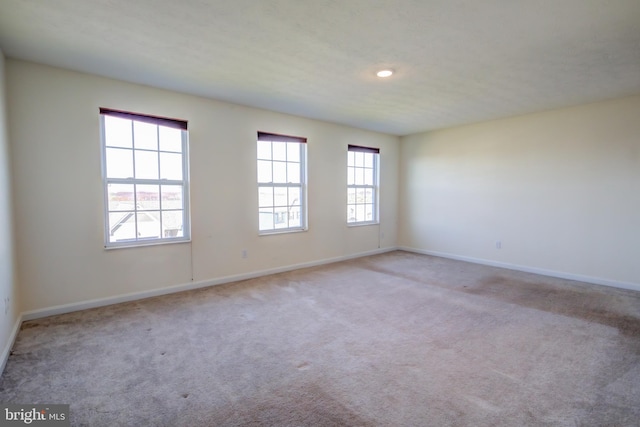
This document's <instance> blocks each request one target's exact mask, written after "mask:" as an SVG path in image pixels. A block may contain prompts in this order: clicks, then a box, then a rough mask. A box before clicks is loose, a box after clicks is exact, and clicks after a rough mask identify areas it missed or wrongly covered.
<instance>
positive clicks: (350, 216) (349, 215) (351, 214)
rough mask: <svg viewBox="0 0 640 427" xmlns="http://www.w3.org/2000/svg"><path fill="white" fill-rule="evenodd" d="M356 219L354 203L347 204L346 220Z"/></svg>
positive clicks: (353, 220)
mask: <svg viewBox="0 0 640 427" xmlns="http://www.w3.org/2000/svg"><path fill="white" fill-rule="evenodd" d="M355 221H357V219H356V205H348V206H347V222H355Z"/></svg>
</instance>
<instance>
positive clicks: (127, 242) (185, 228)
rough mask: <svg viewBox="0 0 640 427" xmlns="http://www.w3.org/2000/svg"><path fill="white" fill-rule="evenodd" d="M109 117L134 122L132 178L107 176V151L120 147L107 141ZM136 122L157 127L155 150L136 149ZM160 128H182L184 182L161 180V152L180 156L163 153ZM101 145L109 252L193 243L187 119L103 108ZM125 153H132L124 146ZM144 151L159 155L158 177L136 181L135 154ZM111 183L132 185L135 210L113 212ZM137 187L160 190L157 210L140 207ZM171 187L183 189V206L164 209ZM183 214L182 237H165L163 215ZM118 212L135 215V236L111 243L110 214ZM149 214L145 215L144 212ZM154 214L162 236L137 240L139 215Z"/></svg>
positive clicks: (132, 126)
mask: <svg viewBox="0 0 640 427" xmlns="http://www.w3.org/2000/svg"><path fill="white" fill-rule="evenodd" d="M106 116H112V117H117V118H121V119H127V120H131V122H132V124H131V129H132V134H131V141H132V146H131V148H130V150H131V154H132V159H133V163H132V166H133V170H134V172H133V175H134V176H131V177H126V178H124V177H118V178H114V177H109V176H107V171H108V168H107V148H119V147H115V146H109V147H108V146H107V140H106V133H107V132H106V124H105V117H106ZM134 122H142V123H147V124H153V125H156V137H157V138H158V140H157V141H156V147H157V149H152V148H142V147H141V148H136V142H135V133H134V124H133V123H134ZM158 127H168V128H174V129H179V130H180V132H181V148H180V150H181V151H180V152H179V153H180V154H181V155H182V159H181V161H182V179H166V178H164V179H163V178H160V174H161V172H160V170H161V169H160V167H161V154H162V153H166V154H173V155H175V154H178V152H177V151H176V150H172V151H168V150H162V149H161V148H160V145H159V140H160V136H159V135H160V134H159V129H158ZM100 143H101V158H102V159H101V160H102V182H103V190H104V247H105V248H106V249H115V248H125V247H137V246H150V245H160V244H167V243H182V242H190V241H191V226H190V225H191V223H190V213H189V151H188V146H189V144H188V131H187V122H186V121H184V120H177V119H170V118H165V117H157V116H150V115H145V114H139V113H131V112H128V111H120V110H112V109H108V108H100ZM121 149H122V150H129V148H124V147H121ZM143 152H146V153H157V157H158V178H157V179H149V178H144V179H142V178H136V177H135V168H136V162H135V156H136V154H139V153H140V154H141V153H143ZM110 184H125V185H132V186H133V188H134V191H133V199H134V200H133V207H132V208H131V210H129V209H126V210H118V209H114V210H110V203H109V202H110V200H109V185H110ZM138 185H157V186H158V189H159V191H160V193H159V197H158V208H157V209H155V208H154V209H142V208H141V207H140V204H139V203H138V199H137V190H136V186H138ZM168 185H172V186H180V187H181V188H182V205H181V207H180V208H175V207H173V208H165V209H163V206H162V204H163V200H162V199H163V198H162V186H168ZM180 211H182V228H181V234H182V235H181V236H163V235H162V234H163V231H164V232H165V233H166V230H165V229H164V227H163V213H168V212H180ZM115 212H119V213H122V212H129V213H130V214H132V215H134V218H135V220H134V221H133V223H134V230H135V233H134V234H135V237H133V238H130V239H123V240H114V241H112V239H111V238H110V236H111V235H112V234H113V233H112V229H113V228H114V227H115V226H112V225H111V224H110V215H109V214H110V213H115ZM145 212H146V213H145ZM151 212H157V213H158V219H157V221H158V222H159V223H160V224H159V228H160V236H159V237H157V238H155V237H146V238H145V237H138V236H140V233H139V228H138V227H139V221H138V220H137V218H138V216H139V215H141V214H145V215H147V216H150V214H151ZM125 221H128V219H125V218H124V217H123V219H122V220H120V221H119V223H124V222H125Z"/></svg>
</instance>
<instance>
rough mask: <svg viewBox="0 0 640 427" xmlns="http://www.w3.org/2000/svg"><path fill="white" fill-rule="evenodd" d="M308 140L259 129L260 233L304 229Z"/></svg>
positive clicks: (305, 224) (305, 219)
mask: <svg viewBox="0 0 640 427" xmlns="http://www.w3.org/2000/svg"><path fill="white" fill-rule="evenodd" d="M306 142H307V139H306V138H301V137H297V136H287V135H277V134H272V133H266V132H258V155H257V160H258V229H259V232H260V234H270V233H279V232H286V231H303V230H306V228H307V212H306V176H307V171H306V157H307V151H306V147H307V144H306Z"/></svg>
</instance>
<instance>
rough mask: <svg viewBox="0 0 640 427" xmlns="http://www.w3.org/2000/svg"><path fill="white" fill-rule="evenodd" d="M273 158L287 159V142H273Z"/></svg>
mask: <svg viewBox="0 0 640 427" xmlns="http://www.w3.org/2000/svg"><path fill="white" fill-rule="evenodd" d="M272 144H273V160H287V143H286V142H273V143H272Z"/></svg>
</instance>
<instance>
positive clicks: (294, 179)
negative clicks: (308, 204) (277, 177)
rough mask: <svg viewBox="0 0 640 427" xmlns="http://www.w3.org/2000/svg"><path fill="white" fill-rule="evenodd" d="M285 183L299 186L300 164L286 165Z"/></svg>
mask: <svg viewBox="0 0 640 427" xmlns="http://www.w3.org/2000/svg"><path fill="white" fill-rule="evenodd" d="M287 182H290V183H293V184H300V163H287Z"/></svg>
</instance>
